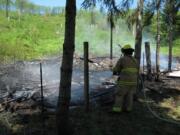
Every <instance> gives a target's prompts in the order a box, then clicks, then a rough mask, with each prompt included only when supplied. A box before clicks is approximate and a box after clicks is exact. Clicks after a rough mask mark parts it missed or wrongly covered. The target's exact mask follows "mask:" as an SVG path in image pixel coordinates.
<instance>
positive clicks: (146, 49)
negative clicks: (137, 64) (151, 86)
mask: <svg viewBox="0 0 180 135" xmlns="http://www.w3.org/2000/svg"><path fill="white" fill-rule="evenodd" d="M145 52H146V63H147V79H148V80H151V79H152V75H151V49H150V43H149V42H145Z"/></svg>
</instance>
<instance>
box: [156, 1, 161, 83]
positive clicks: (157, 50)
mask: <svg viewBox="0 0 180 135" xmlns="http://www.w3.org/2000/svg"><path fill="white" fill-rule="evenodd" d="M160 5H161V0H156V11H157V14H156V22H157V34H156V73H157V78H156V79H157V80H159V72H160V67H159V60H160V59H159V53H160V18H159V17H160V11H159V9H160Z"/></svg>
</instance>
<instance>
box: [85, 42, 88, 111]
mask: <svg viewBox="0 0 180 135" xmlns="http://www.w3.org/2000/svg"><path fill="white" fill-rule="evenodd" d="M88 49H89V44H88V42H84V99H85V110H86V111H87V112H88V111H89V65H88V57H89V52H88Z"/></svg>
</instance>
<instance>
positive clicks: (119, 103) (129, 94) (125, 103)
mask: <svg viewBox="0 0 180 135" xmlns="http://www.w3.org/2000/svg"><path fill="white" fill-rule="evenodd" d="M135 92H136V85H118V86H117V88H116V97H115V104H114V106H113V110H114V111H116V110H117V111H119V112H120V111H122V109H125V110H126V111H132V109H133V95H134V93H135Z"/></svg>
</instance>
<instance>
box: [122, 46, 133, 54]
mask: <svg viewBox="0 0 180 135" xmlns="http://www.w3.org/2000/svg"><path fill="white" fill-rule="evenodd" d="M121 51H122V53H126V52H134V49H133V48H132V47H131V45H130V44H126V45H124V46H123V47H122V49H121Z"/></svg>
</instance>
